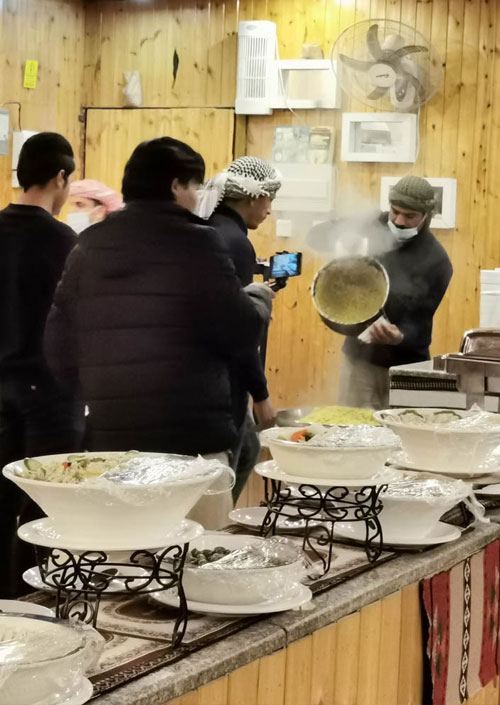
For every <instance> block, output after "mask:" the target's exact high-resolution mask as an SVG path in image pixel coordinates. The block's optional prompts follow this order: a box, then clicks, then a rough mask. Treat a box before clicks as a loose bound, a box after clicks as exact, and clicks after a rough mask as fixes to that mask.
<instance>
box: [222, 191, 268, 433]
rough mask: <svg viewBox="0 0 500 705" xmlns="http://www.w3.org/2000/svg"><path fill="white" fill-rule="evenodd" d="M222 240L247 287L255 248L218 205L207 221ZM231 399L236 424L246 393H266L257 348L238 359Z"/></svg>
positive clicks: (238, 221) (235, 217) (235, 216)
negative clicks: (232, 400)
mask: <svg viewBox="0 0 500 705" xmlns="http://www.w3.org/2000/svg"><path fill="white" fill-rule="evenodd" d="M209 225H211V226H212V227H213V228H215V230H216V231H217V232H218V234H219V235H220V236H221V237H222V239H223V240H224V244H225V246H226V248H227V251H228V253H229V256H230V257H231V260H232V261H233V264H234V266H235V268H236V274H237V275H238V277H239V279H240V281H241V284H242V285H243V286H248V285H249V284H250V283H251V282H252V281H253V275H254V272H255V264H256V257H255V250H254V248H253V245H252V243H251V242H250V240H249V238H248V228H247V226H246V225H245V222H244V220H243V218H242V217H241V216H240V215H239V213H237V212H236V211H235V210H234V209H232V208H228V207H227V206H224V205H220V206H219V207H218V208H217V210H216V211H215V213H214V214H213V215H212V217H211V218H210V220H209ZM232 384H233V399H234V410H235V419H236V423H237V424H238V425H240V424H241V423H242V422H243V419H244V417H245V413H246V409H247V407H248V394H250V395H251V396H252V399H253V400H254V401H256V402H259V401H264V399H267V397H268V396H269V391H268V388H267V380H266V375H265V372H264V367H263V364H262V360H261V357H260V354H259V352H258V350H257V349H256V350H255V352H254V353H253V354H252V355H247V356H245V357H242V358H240V359H238V361H237V365H236V366H235V368H234V370H233V382H232Z"/></svg>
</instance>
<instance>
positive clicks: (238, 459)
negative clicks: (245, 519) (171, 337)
mask: <svg viewBox="0 0 500 705" xmlns="http://www.w3.org/2000/svg"><path fill="white" fill-rule="evenodd" d="M280 186H281V175H280V174H279V173H278V172H277V171H276V169H275V168H274V167H273V166H272V165H271V164H269V163H268V162H266V161H264V160H263V159H259V158H258V157H240V158H238V159H235V161H234V162H233V163H232V164H231V165H230V166H229V167H228V168H227V169H224V171H222V172H221V173H220V174H216V175H215V176H214V177H212V178H211V179H210V180H209V181H208V182H207V183H206V184H205V186H204V188H203V190H202V192H201V194H200V200H199V204H198V210H197V213H198V215H200V217H202V218H206V219H208V221H209V224H210V225H211V226H212V227H213V228H215V230H216V231H217V232H218V233H219V235H220V236H221V237H222V238H223V240H224V243H225V245H226V247H227V249H228V252H229V256H230V258H231V260H232V261H233V263H234V266H235V269H236V273H237V274H238V277H239V278H240V281H241V283H242V286H244V287H246V286H248V285H250V284H251V283H252V281H253V275H254V272H255V267H256V256H255V250H254V248H253V245H252V243H251V242H250V240H249V238H248V230H249V229H250V230H255V229H257V228H258V227H259V225H260V224H261V223H263V222H264V220H265V219H266V218H267V216H268V215H269V214H270V213H271V204H272V201H273V199H274V197H275V195H276V192H277V191H278V189H279V188H280ZM232 385H233V405H234V415H235V421H236V423H237V426H238V427H239V428H240V443H239V447H237V448H235V449H234V467H235V471H236V485H235V487H234V490H233V499H234V501H235V502H236V500H237V498H238V496H239V494H240V492H241V490H242V489H243V487H244V485H245V483H246V480H247V478H248V475H249V474H250V472H251V471H252V468H253V467H254V465H255V463H256V462H257V460H258V456H259V452H260V444H259V440H258V437H257V434H256V433H255V427H254V423H253V421H252V419H251V417H250V416H249V414H248V401H249V394H250V396H251V397H252V399H253V402H254V404H253V411H254V414H255V417H256V419H257V422H258V424H259V426H260V427H261V428H266V427H268V426H271V425H273V423H274V418H275V412H274V409H273V406H272V404H271V400H270V398H269V392H268V389H267V381H266V376H265V372H264V368H263V364H262V361H261V358H260V355H259V353H258V350H256V351H255V354H254V355H252V356H249V357H246V358H244V359H240V360H239V361H238V365H237V367H236V366H235V369H234V370H233V375H232Z"/></svg>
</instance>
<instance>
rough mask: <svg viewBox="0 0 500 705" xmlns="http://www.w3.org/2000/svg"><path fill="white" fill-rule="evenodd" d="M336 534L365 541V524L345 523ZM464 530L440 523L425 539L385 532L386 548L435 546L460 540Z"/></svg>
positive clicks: (339, 525)
mask: <svg viewBox="0 0 500 705" xmlns="http://www.w3.org/2000/svg"><path fill="white" fill-rule="evenodd" d="M334 534H336V535H337V536H340V537H342V538H344V539H352V540H353V541H364V540H365V524H364V522H361V521H353V522H350V521H344V522H339V523H338V524H335V529H334ZM461 534H462V530H461V529H460V528H459V527H458V526H452V525H451V524H445V523H444V522H443V521H439V522H438V523H437V525H436V527H435V529H433V531H432V532H431V533H430V534H428V535H427V536H425V537H422V536H413V537H402V536H401V533H392V532H388V531H384V533H383V538H384V546H402V547H405V546H434V545H435V544H439V543H448V542H449V541H456V539H458V538H460V536H461Z"/></svg>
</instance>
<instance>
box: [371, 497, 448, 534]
mask: <svg viewBox="0 0 500 705" xmlns="http://www.w3.org/2000/svg"><path fill="white" fill-rule="evenodd" d="M381 500H382V504H383V508H382V511H381V512H380V514H379V521H380V525H381V527H382V531H383V532H384V531H385V532H387V534H389V535H391V536H393V535H394V534H396V535H397V536H401V538H409V539H414V538H418V537H422V538H424V537H425V536H428V535H429V534H432V532H433V531H434V530H435V528H436V526H437V523H438V521H439V520H440V518H441V517H442V516H443V514H445V513H446V512H447V511H449V510H450V509H451V508H452V507H454V506H455V505H456V504H458V503H459V502H460V500H459V499H455V498H451V499H450V498H449V497H448V498H445V497H442V498H441V499H440V501H439V502H432V503H428V502H426V501H424V500H423V499H422V498H421V497H404V496H400V497H397V496H389V495H385V494H383V495H381Z"/></svg>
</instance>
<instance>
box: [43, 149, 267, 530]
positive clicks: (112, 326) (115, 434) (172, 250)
mask: <svg viewBox="0 0 500 705" xmlns="http://www.w3.org/2000/svg"><path fill="white" fill-rule="evenodd" d="M204 172H205V164H204V161H203V159H202V157H201V156H200V155H199V154H198V153H196V152H195V151H194V150H193V149H192V148H191V147H189V145H187V144H185V143H183V142H180V141H179V140H176V139H173V138H170V137H161V138H157V139H153V140H150V141H147V142H143V143H141V144H140V145H138V147H136V149H135V150H134V152H133V153H132V156H131V157H130V159H129V161H128V162H127V165H126V167H125V173H124V176H123V184H122V193H123V198H124V202H125V207H124V208H123V209H122V210H120V211H117V212H115V213H113V215H112V217H109V218H106V219H105V220H103V221H102V222H100V223H96V224H95V225H92V226H90V227H89V228H87V229H86V230H85V231H84V232H83V233H82V234H81V235H80V237H79V240H78V245H77V246H76V248H75V250H74V252H73V253H72V255H71V257H70V258H69V260H68V263H67V266H66V269H65V271H64V274H63V277H62V280H61V283H60V285H59V287H58V289H57V292H56V295H55V298H54V305H53V307H52V310H51V312H50V315H49V318H48V322H47V327H46V332H45V342H46V354H47V359H48V360H49V363H50V365H51V367H52V369H53V370H54V372H55V374H56V375H57V376H58V377H59V379H61V381H64V382H65V383H66V384H67V385H69V386H71V387H76V388H78V389H79V390H80V394H81V396H82V398H83V400H84V402H85V403H86V404H87V405H88V407H89V416H88V417H87V430H86V439H85V446H86V448H88V449H89V450H125V449H128V448H134V449H137V450H143V451H158V452H170V453H180V454H186V455H197V454H202V455H206V454H214V453H225V452H226V451H227V450H229V449H230V448H232V447H233V446H234V444H235V442H236V441H237V438H238V436H237V428H236V425H235V422H234V418H233V413H232V398H231V386H230V368H231V363H232V360H234V359H236V358H238V357H240V356H244V355H248V354H249V353H252V352H253V350H254V349H255V347H256V345H257V341H258V339H259V336H260V335H261V332H262V329H263V327H264V325H265V322H266V321H267V319H268V317H269V315H270V305H271V304H270V301H271V292H270V291H269V290H267V287H264V286H263V285H254V289H253V290H252V291H251V292H249V293H246V292H245V291H244V290H243V289H242V287H241V283H240V281H239V280H238V277H237V276H236V272H235V270H234V267H233V265H232V263H231V261H230V259H229V257H228V256H227V252H226V250H225V248H224V245H223V243H222V241H221V239H220V237H219V236H218V235H217V233H216V232H215V230H214V229H213V228H211V227H209V226H208V225H207V223H206V221H204V220H202V219H201V218H199V217H198V216H196V215H194V213H193V211H194V209H195V207H196V204H197V190H198V188H199V185H200V184H201V183H203V179H204ZM224 520H225V521H227V512H226V515H225V517H224Z"/></svg>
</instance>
